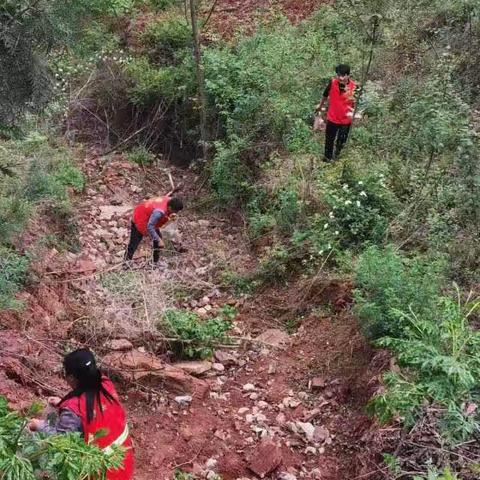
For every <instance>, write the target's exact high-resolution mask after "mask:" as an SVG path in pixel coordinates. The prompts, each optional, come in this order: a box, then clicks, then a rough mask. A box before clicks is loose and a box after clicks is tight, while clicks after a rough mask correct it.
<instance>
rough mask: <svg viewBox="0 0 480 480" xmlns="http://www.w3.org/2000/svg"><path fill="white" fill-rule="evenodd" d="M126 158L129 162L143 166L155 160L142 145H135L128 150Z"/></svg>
mask: <svg viewBox="0 0 480 480" xmlns="http://www.w3.org/2000/svg"><path fill="white" fill-rule="evenodd" d="M127 158H128V160H130V161H131V162H133V163H136V164H138V165H143V166H148V165H152V164H153V162H154V161H155V156H154V155H153V154H152V153H150V152H149V151H148V150H147V149H146V148H145V147H142V146H139V147H135V148H134V149H133V150H130V152H128V155H127Z"/></svg>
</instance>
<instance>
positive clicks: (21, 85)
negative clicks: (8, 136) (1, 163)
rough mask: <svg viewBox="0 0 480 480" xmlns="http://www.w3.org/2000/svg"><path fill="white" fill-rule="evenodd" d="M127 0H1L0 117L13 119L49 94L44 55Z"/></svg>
mask: <svg viewBox="0 0 480 480" xmlns="http://www.w3.org/2000/svg"><path fill="white" fill-rule="evenodd" d="M131 4H132V2H131V0H78V1H75V2H71V1H70V2H65V1H64V0H53V1H50V0H3V1H2V3H1V10H0V72H1V73H0V80H1V81H0V123H7V124H8V123H14V122H15V121H16V120H17V119H18V116H19V114H21V113H23V112H24V111H26V110H33V111H38V110H39V109H41V108H44V107H45V106H46V104H47V103H48V101H49V100H50V98H51V95H52V91H53V81H52V76H51V73H50V70H49V66H48V63H47V55H48V54H49V52H50V51H51V50H52V49H53V48H54V47H56V46H60V45H74V44H75V42H76V41H77V40H78V39H79V38H80V37H81V32H82V30H83V25H85V24H88V20H93V19H94V18H98V17H99V16H102V15H104V14H110V15H118V14H122V13H124V12H125V11H126V10H127V9H128V8H130V7H131Z"/></svg>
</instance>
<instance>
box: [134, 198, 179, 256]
mask: <svg viewBox="0 0 480 480" xmlns="http://www.w3.org/2000/svg"><path fill="white" fill-rule="evenodd" d="M182 209H183V202H182V200H180V198H178V197H170V196H168V195H166V196H164V197H157V198H152V199H150V200H146V201H145V202H143V203H141V204H140V205H137V206H136V207H135V209H134V211H133V219H132V225H131V230H130V242H129V244H128V247H127V251H126V253H125V261H126V262H129V261H130V260H131V259H132V258H133V254H134V253H135V251H136V250H137V248H138V246H139V245H140V242H141V241H142V239H143V237H145V236H146V235H149V236H150V238H151V239H152V244H153V261H154V263H157V262H158V259H159V257H160V249H161V248H164V246H165V244H164V243H163V240H162V234H161V233H160V228H161V227H163V226H164V225H165V224H166V223H167V222H168V221H169V220H171V219H173V218H174V216H175V214H176V213H178V212H179V211H180V210H182Z"/></svg>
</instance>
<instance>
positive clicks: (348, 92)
mask: <svg viewBox="0 0 480 480" xmlns="http://www.w3.org/2000/svg"><path fill="white" fill-rule="evenodd" d="M339 83H340V82H339V81H338V79H337V78H332V83H331V85H330V92H329V94H328V98H329V103H328V112H327V120H329V121H330V122H333V123H337V124H338V125H350V124H351V123H352V120H353V111H354V109H355V87H356V84H355V82H354V81H353V80H350V81H349V82H348V83H347V85H346V87H345V91H344V92H340V87H339Z"/></svg>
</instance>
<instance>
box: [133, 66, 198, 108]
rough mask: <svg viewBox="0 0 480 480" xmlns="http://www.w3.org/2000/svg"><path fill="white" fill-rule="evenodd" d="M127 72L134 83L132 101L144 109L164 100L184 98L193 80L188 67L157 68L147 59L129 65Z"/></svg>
mask: <svg viewBox="0 0 480 480" xmlns="http://www.w3.org/2000/svg"><path fill="white" fill-rule="evenodd" d="M126 72H127V74H128V76H129V78H130V80H131V82H132V86H131V87H130V89H129V96H130V99H131V101H132V102H133V103H134V104H135V105H138V106H144V107H145V106H149V105H153V104H155V103H156V102H158V101H160V100H162V99H167V100H176V99H181V98H183V97H184V95H185V93H186V92H187V91H188V90H189V86H190V84H191V79H192V77H191V74H190V71H189V68H188V66H184V65H180V66H178V67H175V66H164V67H155V66H153V65H152V64H151V63H150V62H149V61H148V59H147V58H145V57H139V58H136V59H134V60H132V61H131V62H130V63H128V64H127V66H126Z"/></svg>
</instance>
